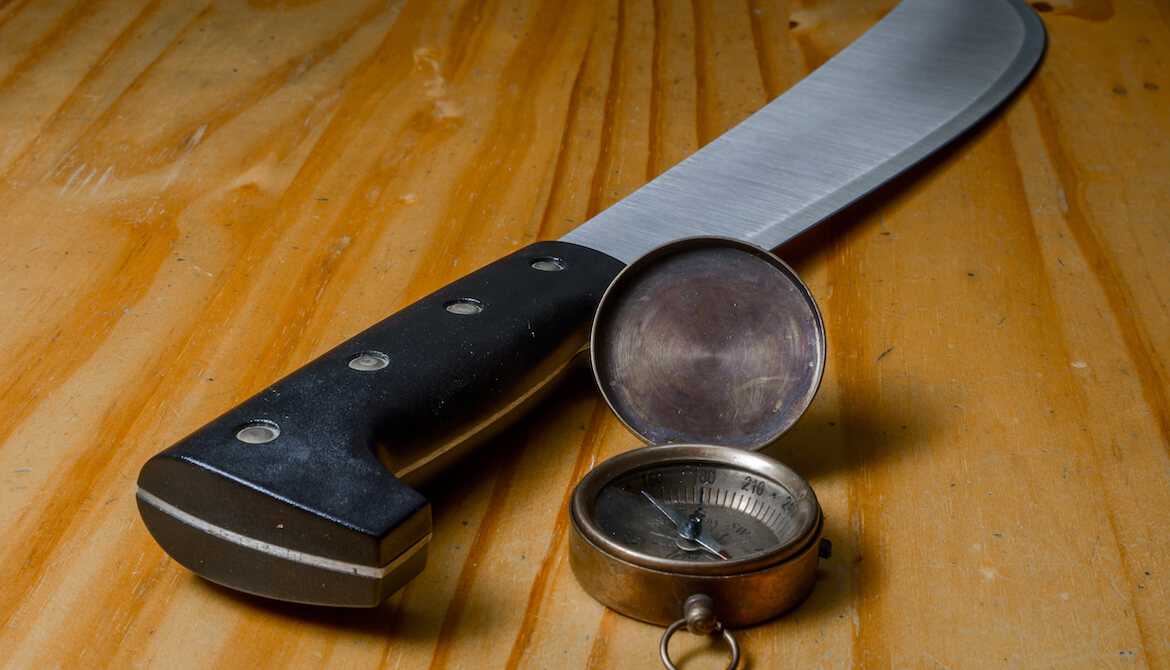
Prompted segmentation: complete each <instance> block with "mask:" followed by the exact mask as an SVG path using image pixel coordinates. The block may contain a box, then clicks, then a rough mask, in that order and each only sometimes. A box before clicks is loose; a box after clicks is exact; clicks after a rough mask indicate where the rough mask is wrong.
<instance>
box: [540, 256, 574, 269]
mask: <svg viewBox="0 0 1170 670" xmlns="http://www.w3.org/2000/svg"><path fill="white" fill-rule="evenodd" d="M566 267H567V264H566V263H565V262H564V261H563V260H561V259H559V258H557V257H555V256H545V257H543V258H538V259H536V260H534V261H532V269H533V270H540V271H541V272H560V271H561V270H564V269H565V268H566Z"/></svg>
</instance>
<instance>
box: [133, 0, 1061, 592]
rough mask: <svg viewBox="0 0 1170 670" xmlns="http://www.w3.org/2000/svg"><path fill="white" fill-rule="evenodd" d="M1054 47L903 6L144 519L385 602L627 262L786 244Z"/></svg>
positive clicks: (989, 22) (267, 428)
mask: <svg viewBox="0 0 1170 670" xmlns="http://www.w3.org/2000/svg"><path fill="white" fill-rule="evenodd" d="M1045 41H1046V37H1045V32H1044V28H1043V24H1042V23H1041V22H1040V20H1039V19H1038V18H1037V17H1036V15H1035V14H1034V13H1033V12H1032V11H1031V10H1030V9H1028V8H1027V7H1026V6H1025V5H1023V3H1021V2H1019V0H905V1H904V2H903V3H902V4H901V5H899V6H898V7H896V8H895V9H894V10H893V11H891V12H890V13H889V14H888V15H887V16H886V17H885V18H883V19H882V20H881V21H880V22H878V23H877V24H876V25H875V26H874V27H873V28H871V29H870V30H869V31H868V32H866V33H865V34H864V35H862V36H861V37H860V38H858V39H857V41H855V42H854V43H853V44H851V45H850V46H848V47H847V48H846V49H844V50H843V51H841V52H840V53H839V54H838V55H837V56H835V57H834V58H832V59H831V60H829V61H828V62H827V63H825V64H824V65H823V66H821V67H820V68H818V69H817V70H816V71H815V72H813V73H812V74H810V75H809V76H808V77H806V78H805V79H803V80H802V81H800V82H799V83H797V84H796V85H795V86H793V87H792V88H791V89H790V90H788V91H787V92H785V93H784V94H783V95H781V96H780V97H778V98H776V99H775V100H773V101H772V102H771V103H769V104H768V105H767V106H765V107H764V108H763V109H761V110H759V111H758V112H756V113H755V114H754V115H752V116H751V117H749V118H748V119H747V120H745V121H743V122H742V123H740V124H739V125H738V126H736V127H735V128H733V129H731V130H730V131H728V132H727V133H726V134H724V135H723V136H721V137H719V138H717V139H716V140H714V141H713V142H711V143H710V144H709V145H707V146H706V147H704V148H703V149H702V150H700V151H698V152H697V153H695V154H694V155H692V156H690V157H689V158H687V159H685V160H684V161H683V162H681V163H679V164H678V165H676V166H675V167H673V168H671V169H670V170H668V171H667V172H665V173H663V174H662V175H661V176H659V177H658V178H656V179H654V180H653V181H651V182H650V183H648V184H646V185H645V186H643V187H642V188H640V189H639V190H637V191H635V192H634V193H633V194H631V195H630V196H628V197H627V198H625V199H624V200H621V201H620V202H618V203H616V204H614V205H613V206H612V207H610V208H609V209H607V210H605V211H603V212H601V213H600V214H598V215H597V216H595V217H594V218H592V219H590V220H589V221H587V222H585V223H584V224H583V225H581V226H580V227H578V228H577V229H575V230H573V231H572V232H570V233H569V234H568V235H566V236H565V237H563V238H562V239H561V240H559V241H544V242H537V243H535V244H532V245H530V246H528V247H525V248H523V249H521V250H519V251H516V252H514V253H512V254H510V255H508V256H506V257H504V258H503V259H501V260H498V261H496V262H494V263H492V264H490V265H488V266H486V267H484V268H482V269H480V270H478V271H476V272H473V273H472V274H470V275H467V276H466V277H463V278H462V279H459V280H457V281H455V282H454V283H452V284H450V285H448V286H446V287H444V288H442V289H439V290H438V291H436V292H435V293H433V294H431V295H430V296H427V297H425V298H422V299H421V300H419V301H418V302H415V303H413V304H411V305H410V306H408V307H406V308H405V309H403V310H401V311H399V312H398V313H396V314H394V315H392V316H390V317H389V318H387V319H386V320H384V321H382V322H380V323H378V324H376V325H374V326H373V327H371V328H369V329H368V330H366V331H364V332H362V333H360V334H359V335H357V336H355V337H353V338H351V339H350V340H348V341H346V342H344V343H343V344H341V345H340V346H338V347H336V348H334V349H333V350H331V351H329V352H327V353H325V354H324V355H322V356H321V357H319V358H317V359H316V360H314V361H312V362H310V363H309V364H307V365H305V366H304V367H302V368H300V369H299V370H297V371H295V372H293V373H292V374H290V375H289V376H287V377H285V378H284V379H282V380H280V381H279V382H277V383H276V384H274V385H273V386H270V387H269V388H267V389H265V390H263V391H261V392H260V393H258V394H257V395H255V396H254V397H252V398H250V399H249V400H247V401H245V402H244V403H242V404H241V405H239V406H237V407H235V408H234V409H232V410H230V411H228V412H227V413H226V414H224V415H223V416H220V417H219V418H217V419H215V420H214V421H212V422H211V423H209V424H207V425H206V426H204V427H203V428H201V429H199V430H197V431H196V432H194V433H193V434H191V435H189V436H188V437H186V438H184V439H183V440H182V441H180V442H178V443H177V444H175V445H174V446H172V447H170V448H168V449H167V450H165V451H163V452H162V453H160V454H158V455H156V456H155V457H153V458H151V459H150V460H149V461H148V462H147V463H146V464H145V465H144V466H143V468H142V471H141V473H140V475H139V478H138V494H137V498H138V508H139V512H140V514H141V515H142V519H143V521H144V522H145V524H146V526H147V528H148V529H149V531H150V533H151V534H152V535H153V536H154V538H155V539H156V540H157V541H158V543H159V544H160V545H161V546H162V548H163V549H164V550H166V551H167V553H169V554H170V555H171V556H172V557H174V559H175V560H177V561H178V562H179V563H181V564H182V565H184V566H186V567H187V568H189V569H191V570H192V571H194V572H196V573H198V574H200V575H202V576H204V577H206V578H208V579H210V580H212V581H215V582H218V583H220V584H223V585H226V586H229V587H232V588H235V589H240V590H243V591H247V592H250V593H254V594H258V595H262V596H267V597H271V598H279V599H283V600H291V601H297V602H306V603H316V604H325V605H341V606H374V605H377V604H379V603H380V602H382V601H383V600H384V599H385V598H387V597H388V596H389V595H390V594H392V593H393V592H394V591H396V590H397V589H398V588H399V587H401V586H402V585H403V584H404V583H405V582H406V581H407V580H409V579H410V578H411V577H413V576H414V575H415V574H417V573H418V572H419V571H421V570H422V568H423V564H424V561H425V556H426V546H427V544H428V542H429V540H430V537H431V517H430V506H429V503H428V502H427V500H426V499H425V498H423V496H421V495H420V494H419V493H417V492H416V491H415V490H413V489H412V488H411V485H417V484H418V483H419V482H421V481H423V480H425V479H426V478H427V477H428V476H430V475H431V474H433V473H434V472H435V471H436V469H438V468H441V467H442V466H443V465H445V464H446V463H448V462H450V461H451V460H452V459H454V458H457V457H458V456H459V455H461V454H463V453H465V452H466V450H467V449H468V448H469V447H471V446H472V445H474V444H476V443H477V442H481V441H483V440H484V439H486V438H487V437H488V436H490V435H492V434H493V433H494V432H496V431H498V430H499V429H500V428H502V427H503V426H504V425H506V424H507V423H508V422H509V421H510V420H512V419H514V418H516V417H517V416H518V415H519V414H520V413H522V412H523V411H524V410H525V409H526V408H527V407H529V406H531V405H532V404H533V403H534V402H535V401H536V400H537V399H538V398H539V397H540V396H541V395H542V392H544V391H546V390H548V389H549V388H550V386H551V384H552V383H553V382H554V381H555V380H556V379H557V378H558V377H559V376H560V375H561V373H562V372H564V371H565V370H566V368H567V367H568V366H569V364H570V362H571V361H572V360H573V359H574V358H575V357H576V356H577V354H579V353H581V352H582V351H583V350H584V349H585V348H586V346H587V342H588V334H589V326H590V323H591V320H592V318H593V315H594V311H595V309H596V307H597V303H598V301H599V299H600V298H601V296H602V293H603V292H604V291H605V289H606V287H607V285H608V284H609V282H610V281H611V280H612V279H613V278H614V276H615V275H617V273H618V272H619V271H620V270H621V269H622V268H623V267H624V265H625V263H629V262H631V261H632V260H634V259H635V258H637V257H639V256H640V255H642V254H643V253H645V252H647V251H649V250H651V249H652V248H654V247H657V246H659V245H661V244H664V243H666V242H670V241H672V240H677V239H681V238H685V237H691V236H697V235H719V236H725V237H733V238H737V239H740V240H745V241H747V242H751V243H754V244H756V245H758V246H761V247H764V248H767V249H772V248H775V247H777V246H779V245H780V244H781V243H783V242H785V241H787V240H789V239H791V238H793V237H795V236H796V235H798V234H799V233H801V232H803V231H805V230H806V229H808V228H809V227H811V226H813V225H815V224H816V223H817V222H819V221H821V220H823V219H825V218H826V217H828V216H830V215H831V214H833V213H834V212H837V211H838V210H840V209H842V208H843V207H845V206H846V205H848V204H850V203H852V202H854V201H855V200H857V199H858V198H860V197H861V196H863V195H865V194H866V193H868V192H870V191H872V190H873V189H875V188H877V187H878V186H880V185H881V184H883V183H885V182H886V181H888V180H890V179H891V178H893V177H894V176H896V175H897V174H899V173H901V172H902V171H904V170H905V169H906V168H908V167H909V166H911V165H912V164H914V163H916V162H918V161H920V160H922V159H923V158H924V157H925V156H927V155H929V154H930V153H932V152H934V151H935V150H937V149H939V148H940V147H942V146H943V145H945V144H946V143H947V142H949V141H950V140H952V139H954V138H955V137H956V136H958V135H959V134H961V133H962V132H963V131H965V130H966V129H968V128H970V127H971V126H972V125H973V124H975V123H976V122H977V121H979V120H980V119H982V118H983V117H985V116H986V115H988V114H989V113H990V112H991V111H992V110H993V109H995V108H996V107H997V106H998V105H999V104H1000V103H1002V102H1003V101H1004V100H1005V99H1006V98H1007V97H1008V96H1009V95H1010V94H1011V93H1012V92H1013V91H1014V90H1016V88H1018V87H1019V86H1020V85H1021V84H1022V83H1023V82H1024V80H1025V79H1026V78H1027V77H1028V76H1029V74H1030V73H1031V72H1032V70H1033V69H1034V68H1035V67H1036V65H1037V63H1038V62H1039V60H1040V57H1041V55H1042V54H1043V51H1044V46H1045Z"/></svg>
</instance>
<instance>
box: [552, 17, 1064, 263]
mask: <svg viewBox="0 0 1170 670" xmlns="http://www.w3.org/2000/svg"><path fill="white" fill-rule="evenodd" d="M1045 42H1046V35H1045V31H1044V25H1043V23H1042V22H1041V21H1040V19H1039V18H1038V17H1037V16H1036V15H1035V13H1034V12H1032V10H1031V9H1029V8H1028V7H1027V6H1025V5H1024V4H1023V3H1021V2H1018V1H1017V0H905V1H904V2H902V3H901V4H900V5H898V6H897V7H896V8H895V9H894V10H893V11H891V12H890V13H889V14H888V15H887V16H886V17H885V18H884V19H882V20H881V21H880V22H878V23H877V25H875V26H874V27H873V28H871V29H870V30H869V31H868V32H866V33H865V34H864V35H862V36H861V37H860V38H858V39H857V40H856V41H855V42H854V43H853V44H851V45H850V46H848V47H847V48H845V49H844V50H843V51H841V52H840V53H838V54H837V55H836V56H835V57H834V58H832V59H831V60H829V61H828V62H826V63H825V64H824V65H823V66H821V67H820V68H818V69H817V70H816V71H815V72H813V73H812V74H810V75H809V76H808V77H806V78H804V79H803V80H802V81H800V83H798V84H796V85H795V86H793V87H792V88H791V89H790V90H789V91H787V92H786V93H784V94H783V95H781V96H780V97H778V98H776V99H775V100H774V101H772V102H771V103H769V104H768V105H766V106H765V107H764V108H762V109H761V110H759V111H758V112H756V113H755V114H753V115H752V116H751V117H749V118H748V119H746V120H745V121H743V122H742V123H740V124H739V125H737V126H736V127H734V128H732V129H731V130H730V131H728V132H727V133H725V134H724V135H722V136H720V137H719V138H717V139H716V140H714V141H713V142H711V143H710V144H708V145H707V146H706V147H704V148H703V149H701V150H700V151H698V152H697V153H695V154H693V155H692V156H690V157H689V158H687V159H686V160H684V161H683V162H681V163H679V164H678V165H676V166H675V167H673V168H671V169H670V170H668V171H666V172H664V173H663V174H662V175H660V176H659V177H658V178H656V179H654V180H653V181H651V182H649V183H648V184H646V185H645V186H643V187H642V188H640V189H638V190H637V191H635V192H634V193H632V194H631V195H629V196H628V197H626V198H625V199H623V200H621V201H619V202H617V203H615V204H614V205H613V206H612V207H610V208H609V209H606V210H605V211H603V212H601V213H600V214H598V215H597V216H595V217H593V218H592V219H590V220H589V221H587V222H585V223H584V224H582V225H581V226H579V227H578V228H576V229H574V230H573V231H572V232H570V233H569V234H567V235H565V236H564V237H563V238H561V239H562V241H565V242H573V243H575V244H581V245H584V246H588V247H591V248H593V249H597V250H598V251H603V252H605V253H607V254H609V255H610V256H613V257H615V258H617V259H620V260H622V261H625V262H627V263H628V262H630V261H633V260H634V259H635V258H637V257H639V256H641V255H642V254H644V253H646V252H647V251H649V250H651V249H653V248H655V247H657V246H660V245H662V244H665V243H667V242H670V241H673V240H677V239H681V238H684V237H691V236H696V235H722V236H726V237H734V238H737V239H741V240H745V241H748V242H752V243H754V244H757V245H759V246H761V247H764V248H767V249H772V248H775V247H777V246H779V245H780V244H783V243H784V242H786V241H787V240H789V239H792V238H793V237H795V236H797V235H799V234H800V233H802V232H804V231H805V230H807V229H808V228H809V227H811V226H813V225H815V224H816V223H818V222H819V221H822V220H824V219H825V218H826V217H828V216H830V215H832V214H833V213H834V212H837V211H838V210H840V209H842V208H843V207H845V206H846V205H849V204H850V203H852V202H854V201H856V200H857V199H858V198H861V197H862V196H864V195H865V194H866V193H869V192H870V191H872V190H873V189H875V188H877V187H878V186H881V185H882V184H883V183H885V182H886V181H889V180H890V179H892V178H893V177H895V176H897V175H898V174H899V173H901V172H903V171H904V170H906V168H908V167H910V166H911V165H913V164H914V163H916V162H918V161H920V160H922V159H923V158H925V157H926V156H928V155H929V154H931V153H932V152H934V151H935V150H937V149H939V148H941V147H942V146H944V145H945V144H947V143H948V142H949V141H951V140H952V139H954V138H955V137H956V136H958V135H960V134H961V133H963V131H965V130H967V129H968V128H970V127H971V126H972V125H973V124H975V123H977V122H978V121H979V120H980V119H981V118H983V117H984V116H986V115H987V114H988V113H990V112H991V111H992V110H993V109H995V108H996V107H997V106H998V105H999V104H1000V103H1002V102H1003V101H1004V99H1005V98H1007V97H1008V96H1009V95H1010V94H1011V92H1012V91H1014V90H1015V89H1016V88H1017V87H1018V86H1019V85H1020V84H1021V83H1022V82H1023V81H1024V80H1025V79H1026V78H1027V77H1028V75H1029V74H1030V73H1031V72H1032V70H1033V69H1034V68H1035V67H1036V65H1037V63H1039V61H1040V57H1041V55H1042V54H1043V52H1044V46H1045Z"/></svg>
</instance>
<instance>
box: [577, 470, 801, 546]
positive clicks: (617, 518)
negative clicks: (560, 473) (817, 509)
mask: <svg viewBox="0 0 1170 670" xmlns="http://www.w3.org/2000/svg"><path fill="white" fill-rule="evenodd" d="M808 514H809V510H808V509H807V506H804V505H801V504H799V503H798V501H797V498H796V497H795V496H794V495H793V493H792V491H790V490H789V489H788V488H786V487H785V486H783V485H782V484H780V483H779V482H776V481H773V480H771V479H768V478H764V477H761V476H760V475H759V474H758V473H755V472H750V471H748V470H744V469H742V468H738V467H734V466H730V465H725V464H715V463H666V464H661V465H655V466H650V467H643V468H638V469H635V470H631V471H628V472H625V473H623V474H621V475H619V476H618V477H616V478H615V479H613V480H611V481H610V482H609V483H608V484H606V485H605V486H603V487H602V488H601V490H600V491H598V494H597V496H596V498H594V500H593V504H592V509H591V516H592V518H593V521H594V522H595V523H596V525H597V527H598V529H599V530H600V531H601V532H602V533H603V534H604V535H605V536H607V537H608V538H610V539H611V540H612V541H613V542H616V543H617V544H619V545H621V546H623V547H626V548H628V549H629V550H631V551H634V552H637V553H639V554H642V555H648V556H653V557H657V558H663V559H668V560H677V561H687V562H703V561H716V562H722V561H729V560H735V561H738V560H740V559H751V558H754V557H758V556H760V555H762V554H766V553H769V552H774V551H776V550H778V549H781V548H783V547H786V546H787V545H789V544H791V543H792V542H794V541H797V540H799V539H800V538H801V537H802V536H803V535H804V534H805V532H806V528H807V527H808V525H809V520H808V519H806V518H805V517H806V516H808Z"/></svg>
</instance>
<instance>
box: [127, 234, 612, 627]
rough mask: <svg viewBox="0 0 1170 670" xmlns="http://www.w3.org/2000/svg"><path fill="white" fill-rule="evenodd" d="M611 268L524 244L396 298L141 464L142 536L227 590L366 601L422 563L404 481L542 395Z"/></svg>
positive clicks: (425, 525) (569, 252) (565, 251)
mask: <svg viewBox="0 0 1170 670" xmlns="http://www.w3.org/2000/svg"><path fill="white" fill-rule="evenodd" d="M622 267H624V266H623V264H622V263H621V262H620V261H617V260H615V259H613V258H611V257H609V256H607V255H605V254H602V253H601V252H598V251H594V250H592V249H590V248H588V247H583V246H579V245H575V244H570V243H565V242H555V241H553V242H539V243H536V244H533V245H530V246H528V247H525V248H524V249H521V250H520V251H517V252H515V253H513V254H511V255H509V256H506V257H504V258H503V259H501V260H499V261H496V262H494V263H492V264H491V265H488V266H486V267H484V268H482V269H480V270H478V271H476V272H473V273H472V274H470V275H467V276H466V277H464V278H462V279H459V280H457V281H455V282H454V283H452V284H449V285H448V286H446V287H444V288H442V289H440V290H438V291H436V292H435V293H433V294H431V295H429V296H427V297H425V298H422V299H421V300H419V301H418V302H415V303H413V304H411V305H410V306H408V307H406V308H405V309H403V310H401V311H400V312H398V313H396V314H394V315H392V316H390V317H389V318H387V319H385V320H384V321H382V322H380V323H378V324H376V325H374V326H373V327H371V328H369V329H368V330H366V331H364V332H362V333H360V334H358V335H357V336H355V337H353V338H351V339H350V340H348V341H346V342H345V343H343V344H341V345H340V346H338V347H337V348H335V349H333V350H331V351H329V352H327V353H325V354H324V355H322V356H321V357H319V358H317V359H316V360H314V361H312V362H311V363H309V364H307V365H306V366H304V367H302V368H300V369H299V370H297V371H295V372H293V373H292V374H290V375H289V376H287V377H285V378H284V379H282V380H280V381H278V382H277V383H276V384H273V385H272V386H270V387H268V388H267V389H265V390H263V391H261V392H260V393H258V394H256V395H255V396H253V397H252V398H251V399H249V400H247V401H245V402H244V403H242V404H240V405H239V406H237V407H235V408H233V409H232V410H230V411H228V412H227V413H226V414H224V415H222V416H220V417H219V418H218V419H216V420H214V421H212V422H211V423H209V424H208V425H206V426H204V427H203V428H201V429H199V430H197V431H196V432H195V433H193V434H191V435H189V436H188V437H186V438H184V439H183V440H182V441H180V442H179V443H177V444H175V445H174V446H172V447H170V448H169V449H167V450H165V451H163V452H162V453H160V454H158V455H157V456H155V457H154V458H152V459H151V460H150V461H148V462H147V463H146V465H145V466H144V467H143V469H142V472H141V474H140V476H139V480H138V485H139V493H138V501H139V508H140V511H141V513H142V517H143V519H144V520H145V522H146V524H147V527H148V528H149V530H150V532H151V534H152V535H154V537H155V539H156V540H158V542H159V544H160V545H162V547H163V548H164V549H165V550H166V551H167V552H168V553H169V554H170V555H171V556H173V557H174V558H175V559H176V560H178V561H179V562H180V563H182V564H183V565H185V566H187V567H188V568H190V569H191V570H193V571H195V572H197V573H199V574H202V575H203V576H205V577H208V578H210V579H212V580H213V581H217V582H220V583H223V584H225V585H228V586H231V587H234V588H237V589H241V590H244V591H250V592H253V593H260V594H262V595H266V596H269V597H277V598H282V599H285V600H294V601H302V602H313V603H319V604H344V605H355V604H361V605H369V606H372V605H376V604H378V603H379V602H381V601H382V600H383V599H384V598H385V597H386V596H388V595H389V593H391V592H393V590H395V589H396V588H397V587H398V586H399V585H401V583H403V582H405V581H406V579H409V578H410V577H411V576H413V574H414V573H416V572H417V571H418V570H419V569H421V567H422V562H423V557H424V556H425V554H424V553H423V551H422V550H423V548H424V547H425V544H426V540H427V538H428V537H429V534H430V530H431V528H430V513H429V507H428V504H427V501H426V500H425V499H424V498H423V497H422V496H421V495H419V494H418V493H416V492H415V491H413V490H412V489H411V488H410V486H411V485H414V484H417V483H418V482H421V481H422V480H424V479H426V478H428V477H429V476H432V475H433V474H434V473H436V472H437V471H438V470H439V469H441V468H442V467H443V466H444V465H445V464H446V463H447V462H449V461H450V460H451V459H453V458H457V457H458V456H459V455H460V454H462V453H463V452H464V451H465V450H466V449H467V448H468V447H470V446H472V445H473V444H474V443H476V442H478V441H482V440H484V439H486V437H488V436H490V435H491V434H493V433H494V432H496V431H498V430H499V429H500V428H502V427H503V426H505V425H506V424H507V423H508V422H509V420H510V419H512V418H514V417H516V416H518V415H519V413H520V412H521V411H522V410H523V409H524V408H525V407H526V406H527V405H528V404H529V403H530V402H532V401H535V400H536V399H537V398H538V397H539V396H541V391H543V390H546V389H549V388H551V386H552V385H551V384H550V382H551V381H553V380H554V379H555V378H557V377H558V376H559V375H560V374H561V373H562V372H564V371H565V370H566V368H567V367H568V366H569V364H570V362H571V361H572V360H573V359H574V357H575V356H576V355H577V354H578V353H580V352H582V351H583V350H584V349H585V348H586V346H587V343H588V337H589V328H590V325H591V323H592V318H593V314H594V311H595V309H596V307H597V303H598V302H599V301H600V299H601V296H602V294H603V293H604V291H605V289H606V287H607V286H608V285H609V283H610V281H611V280H612V279H613V277H614V276H616V275H617V273H618V272H619V271H620V270H621V269H622ZM379 461H381V462H379Z"/></svg>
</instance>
